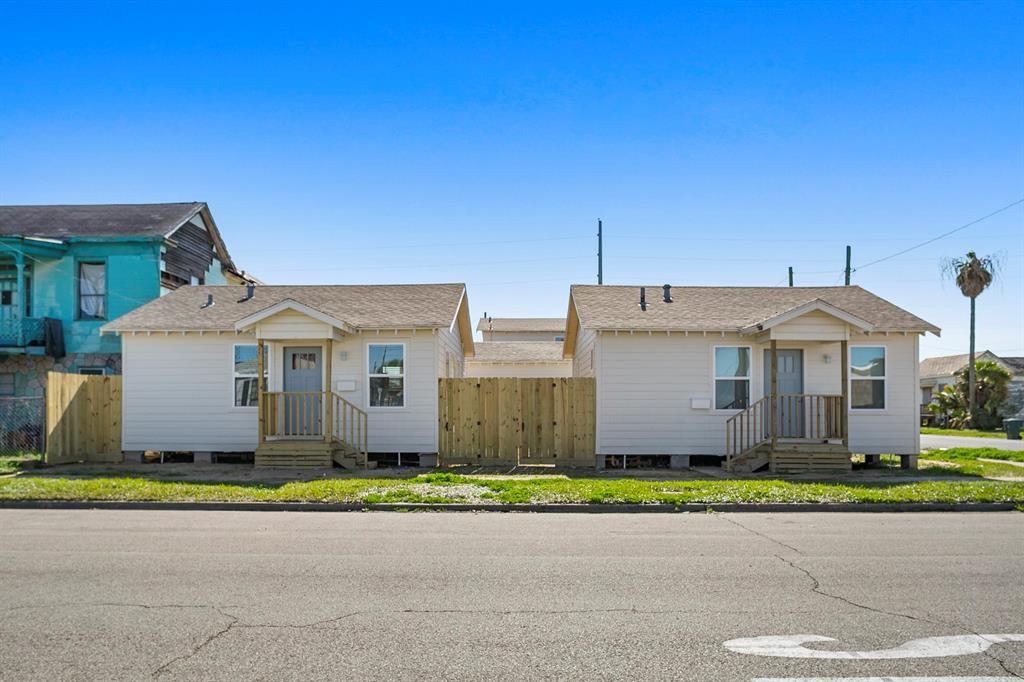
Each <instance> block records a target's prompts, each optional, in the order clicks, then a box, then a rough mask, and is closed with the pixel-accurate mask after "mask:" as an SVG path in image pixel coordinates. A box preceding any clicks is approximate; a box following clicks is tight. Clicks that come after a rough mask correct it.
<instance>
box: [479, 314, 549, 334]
mask: <svg viewBox="0 0 1024 682" xmlns="http://www.w3.org/2000/svg"><path fill="white" fill-rule="evenodd" d="M476 330H477V331H478V332H485V331H494V332H564V331H565V318H564V317H492V318H490V319H488V318H486V317H481V318H480V321H479V322H477V323H476Z"/></svg>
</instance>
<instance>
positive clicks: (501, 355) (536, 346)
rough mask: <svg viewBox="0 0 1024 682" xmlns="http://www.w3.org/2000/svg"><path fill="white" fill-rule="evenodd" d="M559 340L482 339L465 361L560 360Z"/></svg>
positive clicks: (560, 348) (561, 359) (560, 343)
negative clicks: (472, 354)
mask: <svg viewBox="0 0 1024 682" xmlns="http://www.w3.org/2000/svg"><path fill="white" fill-rule="evenodd" d="M562 361H563V358H562V342H561V341H484V342H479V343H477V344H476V355H475V356H474V357H473V358H467V360H466V362H510V363H515V362H562Z"/></svg>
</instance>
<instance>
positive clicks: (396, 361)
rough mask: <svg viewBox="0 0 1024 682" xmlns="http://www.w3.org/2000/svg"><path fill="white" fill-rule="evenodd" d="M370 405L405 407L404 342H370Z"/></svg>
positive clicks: (368, 348) (368, 354) (368, 350)
mask: <svg viewBox="0 0 1024 682" xmlns="http://www.w3.org/2000/svg"><path fill="white" fill-rule="evenodd" d="M367 356H368V357H369V367H368V370H369V382H368V384H369V387H370V401H369V404H370V407H405V344H401V343H371V344H370V345H369V346H368V347H367Z"/></svg>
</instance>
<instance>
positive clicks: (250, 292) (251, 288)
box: [238, 284, 256, 303]
mask: <svg viewBox="0 0 1024 682" xmlns="http://www.w3.org/2000/svg"><path fill="white" fill-rule="evenodd" d="M255 295H256V286H255V285H254V284H247V285H245V296H243V297H242V298H240V299H238V302H239V303H245V302H246V301H248V300H251V299H252V297H253V296H255Z"/></svg>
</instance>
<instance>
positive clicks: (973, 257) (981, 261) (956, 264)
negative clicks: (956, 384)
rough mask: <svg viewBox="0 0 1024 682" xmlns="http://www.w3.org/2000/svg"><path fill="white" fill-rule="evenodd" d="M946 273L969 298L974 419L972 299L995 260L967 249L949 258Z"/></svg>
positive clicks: (969, 367)
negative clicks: (961, 253) (963, 254)
mask: <svg viewBox="0 0 1024 682" xmlns="http://www.w3.org/2000/svg"><path fill="white" fill-rule="evenodd" d="M944 269H945V271H946V273H947V274H948V275H949V276H951V277H953V278H954V281H955V282H956V285H957V286H958V287H959V288H960V293H962V294H963V295H964V296H966V297H967V298H969V299H971V349H970V357H969V359H968V363H967V406H968V407H967V414H968V415H969V417H968V418H969V419H971V420H972V421H973V420H974V411H975V409H976V407H977V400H976V394H977V385H976V384H977V380H976V377H975V368H974V317H975V315H974V300H975V299H976V298H978V296H980V295H981V293H982V292H983V291H985V289H987V288H988V285H990V284H992V279H993V277H994V276H995V272H996V261H995V258H994V257H992V256H983V257H981V258H979V257H978V255H977V254H976V253H974V252H973V251H968V252H967V255H966V256H964V257H962V258H950V259H948V260H947V261H946V262H945V264H944Z"/></svg>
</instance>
